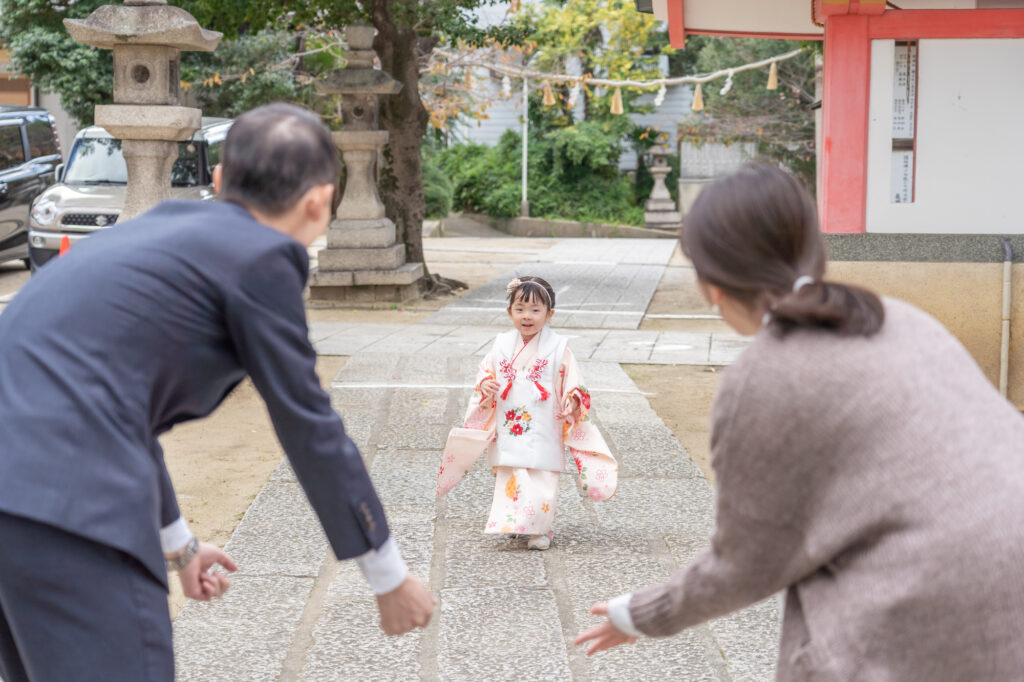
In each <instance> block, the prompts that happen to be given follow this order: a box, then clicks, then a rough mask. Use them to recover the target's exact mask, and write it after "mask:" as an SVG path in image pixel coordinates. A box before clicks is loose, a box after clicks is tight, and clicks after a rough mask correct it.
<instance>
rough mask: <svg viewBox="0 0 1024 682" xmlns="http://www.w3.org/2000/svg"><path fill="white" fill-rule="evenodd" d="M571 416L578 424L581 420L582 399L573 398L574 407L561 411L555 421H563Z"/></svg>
mask: <svg viewBox="0 0 1024 682" xmlns="http://www.w3.org/2000/svg"><path fill="white" fill-rule="evenodd" d="M569 416H572V420H573V421H574V422H578V421H579V420H580V399H579V398H577V397H576V396H573V397H572V406H571V407H563V408H562V409H561V411H559V413H558V414H556V415H555V419H557V420H559V421H562V420H564V419H565V418H566V417H569Z"/></svg>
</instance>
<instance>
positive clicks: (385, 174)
mask: <svg viewBox="0 0 1024 682" xmlns="http://www.w3.org/2000/svg"><path fill="white" fill-rule="evenodd" d="M497 1H498V0H432V1H431V2H420V1H419V0H311V1H310V2H307V3H294V2H290V0H256V1H255V2H249V1H247V0H180V1H179V2H175V3H174V4H177V5H179V6H181V7H182V8H184V9H186V10H187V11H189V12H191V13H192V15H193V16H195V17H196V19H197V20H198V21H199V23H200V24H201V25H203V26H204V27H206V28H210V29H213V30H217V31H221V32H222V33H224V35H225V41H224V42H223V43H222V47H221V48H218V53H215V54H214V56H209V57H204V56H201V55H200V56H195V55H186V57H185V67H186V70H185V74H184V75H185V76H186V77H187V78H191V79H195V80H198V81H199V85H197V86H195V87H196V88H197V89H198V90H197V91H196V92H194V93H193V94H195V95H197V96H198V98H199V100H200V101H201V102H202V103H203V104H204V105H206V106H209V107H210V111H211V112H213V113H223V114H229V113H230V114H234V113H238V111H241V110H242V109H243V108H246V107H250V106H256V105H258V104H261V103H263V102H264V101H267V100H273V99H281V98H285V99H292V100H298V101H304V102H306V103H309V102H310V101H311V100H310V97H311V94H310V91H309V89H308V88H307V87H306V86H307V85H308V78H309V74H308V73H305V72H304V71H308V70H309V69H310V68H311V67H309V63H310V62H315V66H313V67H312V68H313V69H314V70H316V69H320V68H323V67H324V65H323V64H322V63H320V62H319V60H316V59H313V60H310V59H302V60H301V61H300V60H289V61H288V68H286V69H282V68H279V67H280V65H281V62H282V60H284V59H286V57H285V55H284V53H285V52H291V54H292V56H293V57H294V56H295V55H301V54H305V53H306V52H307V51H308V50H307V42H308V40H307V38H308V37H309V36H310V35H315V34H316V33H317V32H319V33H321V34H323V33H327V32H328V31H331V30H334V29H338V28H341V27H343V26H345V25H347V24H351V23H356V22H364V23H370V24H372V25H373V26H374V27H375V28H376V29H377V31H378V34H377V37H376V39H375V41H374V48H375V49H376V50H377V53H378V55H379V57H380V62H381V66H382V68H383V69H384V70H385V71H386V72H388V73H389V74H390V75H391V76H392V77H394V78H395V79H396V80H398V81H401V82H402V84H403V85H404V87H403V88H402V91H401V92H400V93H399V94H397V95H394V96H392V97H390V98H388V99H386V100H385V101H384V102H383V103H382V107H381V116H380V122H381V127H382V128H383V129H384V130H387V131H388V132H389V133H390V141H389V143H388V146H387V148H386V149H385V153H384V155H383V156H384V163H383V168H382V173H381V174H382V178H383V180H382V183H381V190H382V198H383V200H384V203H385V206H386V207H387V213H388V216H389V217H390V218H391V219H392V220H394V221H395V224H396V225H397V227H398V233H399V238H400V239H402V240H403V241H404V242H405V244H406V252H407V258H408V260H409V261H411V262H423V244H422V221H423V217H424V212H425V199H424V194H423V183H422V177H421V168H420V158H421V157H420V147H421V145H422V142H423V139H424V133H425V132H426V128H427V124H428V120H429V114H428V112H427V110H426V108H425V107H424V104H423V100H422V99H421V97H420V91H419V81H420V67H421V64H423V63H424V62H425V61H426V58H427V56H428V55H429V54H430V52H431V50H432V49H433V48H434V47H435V46H436V45H438V44H439V43H441V42H442V41H447V42H449V43H452V44H454V43H455V42H457V41H462V42H464V43H465V44H470V45H482V44H483V43H484V42H486V41H497V42H498V43H501V44H511V43H514V42H516V41H521V40H522V39H523V32H522V30H521V29H519V28H515V27H508V26H501V27H495V28H490V29H486V28H483V27H481V26H479V25H478V23H477V21H476V20H475V15H474V14H473V11H474V10H475V9H477V8H478V7H482V6H485V5H492V4H495V3H496V2H497ZM102 4H108V2H105V1H104V0H75V1H71V0H5V2H4V8H3V12H2V14H0V38H2V39H3V40H4V42H5V44H6V45H7V47H8V49H9V50H10V52H11V55H12V60H13V62H14V64H15V66H16V67H17V68H18V70H19V71H20V72H21V73H24V74H25V75H27V76H29V77H30V78H32V80H33V81H34V82H35V83H37V84H38V85H40V86H41V87H44V88H47V89H50V90H53V91H54V92H57V93H58V94H60V95H61V97H62V99H63V101H64V104H65V107H66V108H67V109H68V111H69V113H71V115H72V116H74V117H75V118H77V119H78V120H79V122H81V123H83V124H86V123H90V122H91V121H92V107H93V106H94V105H96V104H102V103H106V102H109V101H110V97H111V93H112V90H113V75H112V71H113V69H112V58H111V54H110V52H109V51H106V50H96V49H94V48H90V47H86V46H84V45H80V44H78V43H76V42H74V41H73V40H71V38H70V37H69V36H68V35H67V33H66V31H65V30H64V27H63V24H62V23H61V22H62V20H63V19H65V18H84V17H86V16H88V15H89V14H90V13H91V12H92V11H93V10H94V9H95V8H96V7H98V6H100V5H102ZM281 31H285V32H288V33H290V34H293V35H294V36H295V37H296V39H295V40H293V41H291V42H290V44H288V43H289V41H288V40H287V39H285V38H283V37H282V34H281V33H280V32H281ZM260 32H266V33H264V34H262V37H261V33H260ZM220 51H223V53H224V54H223V55H222V54H220V53H219V52H220ZM247 59H252V60H254V62H250V63H248V64H246V63H245V62H246V60H247ZM238 67H242V68H241V69H240V70H238V71H235V69H237V68H238ZM249 68H252V71H248V69H249ZM225 72H228V73H225ZM246 73H248V76H245V78H244V80H243V75H244V74H246ZM275 74H276V75H275ZM218 89H220V91H219V92H218V91H217V90H218Z"/></svg>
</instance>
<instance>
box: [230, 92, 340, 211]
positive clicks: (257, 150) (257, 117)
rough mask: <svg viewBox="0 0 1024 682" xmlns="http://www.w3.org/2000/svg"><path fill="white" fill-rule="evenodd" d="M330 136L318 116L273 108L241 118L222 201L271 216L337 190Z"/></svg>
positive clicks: (235, 127) (232, 142)
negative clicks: (324, 189)
mask: <svg viewBox="0 0 1024 682" xmlns="http://www.w3.org/2000/svg"><path fill="white" fill-rule="evenodd" d="M340 170H341V167H340V164H339V162H338V150H337V148H336V147H335V146H334V142H333V141H332V140H331V135H330V133H329V132H328V130H327V128H326V127H325V126H324V124H323V123H322V122H321V121H320V119H319V118H318V117H317V116H316V115H315V114H313V113H311V112H309V111H306V110H305V109H302V108H300V107H297V106H294V105H291V104H268V105H266V106H262V107H258V108H256V109H253V110H252V111H247V112H246V113H244V114H242V115H241V116H239V117H238V118H237V119H236V120H235V122H234V124H233V125H232V126H231V129H230V130H229V131H228V135H227V138H226V139H225V140H224V148H223V150H222V151H221V185H220V196H221V198H222V199H225V200H227V201H234V202H236V203H239V204H242V205H243V206H245V207H246V208H249V209H253V210H257V211H260V212H262V213H266V214H268V215H279V214H281V213H284V212H286V211H288V210H289V209H290V208H292V206H294V205H295V204H296V202H298V201H299V199H301V198H302V196H303V195H304V194H305V193H306V192H307V191H308V190H309V189H310V188H312V187H314V186H316V185H324V184H327V185H336V184H337V182H338V175H339V173H340Z"/></svg>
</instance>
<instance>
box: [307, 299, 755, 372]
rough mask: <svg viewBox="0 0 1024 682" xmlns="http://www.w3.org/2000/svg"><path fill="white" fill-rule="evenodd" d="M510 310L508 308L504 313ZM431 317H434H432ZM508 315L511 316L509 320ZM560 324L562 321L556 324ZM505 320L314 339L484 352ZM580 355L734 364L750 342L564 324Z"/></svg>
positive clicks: (350, 345)
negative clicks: (498, 322) (496, 324)
mask: <svg viewBox="0 0 1024 682" xmlns="http://www.w3.org/2000/svg"><path fill="white" fill-rule="evenodd" d="M501 314H502V315H503V316H505V312H504V310H502V313H501ZM428 319H429V318H428ZM507 319H508V317H507V316H505V320H507ZM556 327H557V325H556ZM507 329H508V325H505V326H493V327H492V326H488V327H477V326H473V325H446V324H431V323H430V322H429V321H424V322H421V323H418V324H381V323H360V322H314V323H312V324H310V326H309V332H310V334H309V335H310V339H311V340H312V342H313V345H314V347H315V348H316V351H317V353H320V354H321V355H355V354H356V353H399V354H406V355H413V354H426V355H432V356H453V357H458V356H465V355H477V356H483V355H484V354H485V353H486V352H487V351H488V350H490V347H491V344H492V343H493V341H494V335H495V334H497V333H498V332H502V331H505V330H507ZM561 331H562V333H563V334H564V335H565V336H568V337H569V339H570V343H571V344H572V349H573V353H575V354H576V357H577V358H578V359H580V360H603V361H606V362H622V363H634V364H654V365H728V364H731V363H732V362H733V361H734V360H735V359H736V357H737V356H738V355H739V354H740V352H742V351H743V349H744V348H746V347H747V345H748V344H749V343H750V339H749V338H748V337H743V336H740V335H738V334H725V333H718V332H715V333H711V332H680V331H658V330H647V329H643V330H641V329H637V330H627V329H563V330H561Z"/></svg>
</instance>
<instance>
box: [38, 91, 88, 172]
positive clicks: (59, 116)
mask: <svg viewBox="0 0 1024 682" xmlns="http://www.w3.org/2000/svg"><path fill="white" fill-rule="evenodd" d="M37 106H40V107H42V108H44V109H46V110H47V111H49V112H50V113H51V114H53V118H54V119H55V120H56V123H57V134H58V135H59V136H60V151H61V154H63V156H64V160H65V161H67V159H68V152H69V151H71V141H72V140H74V139H75V134H76V133H77V132H78V131H79V126H78V122H77V121H76V120H75V119H73V118H71V116H69V115H68V113H67V112H66V111H64V107H62V106H61V103H60V95H55V94H53V93H49V92H44V91H42V90H40V91H39V99H38V103H37Z"/></svg>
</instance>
